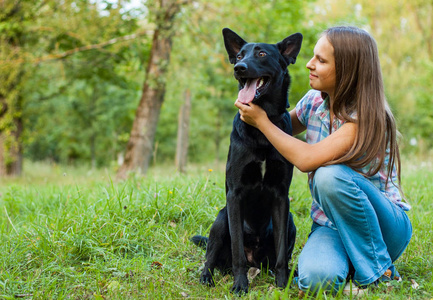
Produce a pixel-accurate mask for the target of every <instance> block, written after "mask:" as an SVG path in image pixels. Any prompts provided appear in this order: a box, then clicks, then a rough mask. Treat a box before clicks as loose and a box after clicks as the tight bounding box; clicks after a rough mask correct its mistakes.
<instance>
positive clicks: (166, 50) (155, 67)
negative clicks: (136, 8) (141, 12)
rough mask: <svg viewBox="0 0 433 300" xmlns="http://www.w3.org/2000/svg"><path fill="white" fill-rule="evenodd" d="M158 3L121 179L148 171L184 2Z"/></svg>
mask: <svg viewBox="0 0 433 300" xmlns="http://www.w3.org/2000/svg"><path fill="white" fill-rule="evenodd" d="M155 4H156V7H155V13H156V21H155V23H156V24H155V26H156V28H155V31H154V34H153V40H152V49H151V52H150V58H149V62H148V65H147V70H146V80H145V83H144V85H143V93H142V96H141V99H140V103H139V105H138V108H137V111H136V115H135V120H134V123H133V125H132V130H131V135H130V138H129V141H128V145H127V148H126V154H125V160H124V162H123V164H122V166H121V167H120V168H119V170H118V172H117V176H118V178H125V177H126V176H127V173H128V172H130V171H140V172H141V173H143V174H145V173H146V172H147V169H148V167H149V164H150V159H151V155H152V149H153V141H154V138H155V133H156V127H157V124H158V119H159V114H160V111H161V105H162V102H163V101H164V95H165V84H166V80H165V79H166V73H167V67H168V64H169V61H170V53H171V48H172V38H173V27H174V25H175V17H176V15H177V14H178V12H179V11H180V8H181V2H179V1H177V0H158V1H156V2H155Z"/></svg>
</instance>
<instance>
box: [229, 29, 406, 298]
mask: <svg viewBox="0 0 433 300" xmlns="http://www.w3.org/2000/svg"><path fill="white" fill-rule="evenodd" d="M307 68H308V69H309V70H310V76H309V78H310V86H311V88H313V90H311V91H309V92H308V93H307V94H306V95H305V96H304V97H303V98H302V99H301V100H300V101H299V103H298V104H297V106H296V108H295V109H294V110H292V111H291V112H290V116H291V118H292V125H293V135H296V134H299V133H301V132H303V131H305V130H306V141H307V142H306V143H305V142H303V141H300V140H298V139H296V138H294V137H292V136H289V135H287V134H285V133H284V132H282V131H280V130H279V129H278V128H277V127H276V126H275V125H274V124H273V123H272V122H271V121H270V120H269V119H268V117H267V115H266V113H265V112H264V111H263V110H262V109H261V108H260V107H258V106H257V105H254V104H252V103H250V104H249V105H244V104H242V103H241V102H239V101H236V103H235V105H236V107H238V108H239V112H240V115H241V119H242V120H243V121H244V122H246V123H248V124H250V125H252V126H254V127H256V128H257V129H259V130H260V131H261V132H262V133H263V134H264V135H265V136H266V137H267V138H268V140H269V141H270V142H271V143H272V144H273V145H274V147H275V148H276V149H277V150H278V151H279V152H280V153H281V154H282V155H283V156H284V157H285V158H286V159H287V160H289V161H290V162H291V163H293V164H294V165H295V166H296V167H297V168H298V169H299V170H301V171H302V172H309V185H310V190H311V195H312V196H313V203H312V207H311V218H312V220H313V225H312V229H311V233H310V235H309V238H308V241H307V243H306V244H305V247H304V248H303V250H302V252H301V254H300V257H299V261H298V272H299V277H298V285H299V288H300V289H301V290H302V291H316V292H317V291H318V290H319V289H322V290H330V291H334V292H336V291H338V290H339V289H340V288H341V287H344V285H345V284H346V280H347V279H348V278H349V275H350V278H352V279H353V282H354V283H356V286H354V285H352V287H351V289H352V292H353V293H357V292H362V290H361V288H365V287H366V286H367V285H369V284H371V283H377V282H380V281H385V280H391V279H396V278H398V276H399V275H398V273H397V271H396V270H395V268H394V266H393V262H394V261H395V260H396V259H397V258H398V257H399V256H400V255H401V254H402V253H403V251H404V249H405V248H406V247H407V245H408V243H409V240H410V238H411V235H412V226H411V223H410V221H409V219H408V217H407V215H406V213H405V211H406V210H409V209H410V207H409V205H408V204H406V203H404V202H402V196H401V193H400V189H399V187H398V184H399V182H400V156H399V150H398V146H397V141H396V139H397V137H396V136H397V131H396V127H395V121H394V117H393V115H392V113H391V111H390V109H389V106H388V103H387V101H386V99H385V95H384V87H383V82H382V73H381V69H380V63H379V57H378V51H377V46H376V42H375V40H374V39H373V38H372V37H371V36H370V35H369V34H368V33H367V32H366V31H364V30H361V29H359V28H356V27H351V26H344V27H332V28H329V29H328V30H326V31H325V32H324V33H323V34H322V36H321V37H320V39H319V40H318V42H317V44H316V46H315V48H314V56H313V58H312V59H311V60H310V61H309V62H308V63H307ZM348 286H349V284H348V283H347V285H346V287H348Z"/></svg>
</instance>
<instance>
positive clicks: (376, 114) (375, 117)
mask: <svg viewBox="0 0 433 300" xmlns="http://www.w3.org/2000/svg"><path fill="white" fill-rule="evenodd" d="M323 35H325V36H326V37H327V38H328V40H329V42H330V43H331V45H332V46H333V47H334V57H335V72H336V89H335V93H334V99H333V101H334V102H333V107H332V108H333V112H334V115H335V116H336V117H337V118H339V119H342V120H346V121H349V122H354V123H356V124H357V125H358V130H357V134H356V138H355V143H354V144H353V146H352V148H351V149H350V150H349V151H348V153H346V154H345V155H344V156H343V157H341V158H339V159H337V160H334V161H332V162H330V163H329V164H336V163H344V164H346V165H349V166H350V167H352V168H354V169H357V170H359V169H361V168H364V167H367V166H368V167H369V171H368V173H367V174H364V175H365V176H371V175H374V174H376V173H377V172H378V171H379V170H380V169H381V168H382V167H383V166H384V162H385V159H386V156H387V154H388V151H389V162H388V165H387V170H386V171H387V175H388V176H387V178H388V179H391V181H392V178H393V167H394V165H395V167H396V171H397V174H396V175H397V180H398V182H399V183H400V179H401V176H400V169H401V163H400V152H399V148H398V144H397V130H396V125H395V119H394V116H393V114H392V112H391V110H390V108H389V105H388V102H387V100H386V97H385V92H384V87H383V80H382V71H381V68H380V62H379V54H378V50H377V45H376V41H375V40H374V38H373V37H372V36H371V35H370V34H369V33H368V32H367V31H365V30H362V29H360V28H357V27H352V26H339V27H331V28H329V29H327V30H326V31H325V32H324V33H323ZM323 96H326V95H322V97H323ZM388 179H387V181H386V184H388ZM400 191H401V190H400ZM402 196H403V195H402Z"/></svg>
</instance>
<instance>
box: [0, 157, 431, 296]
mask: <svg viewBox="0 0 433 300" xmlns="http://www.w3.org/2000/svg"><path fill="white" fill-rule="evenodd" d="M27 165H28V166H27V171H26V172H25V175H24V176H23V177H22V178H19V179H7V180H5V179H2V181H1V182H0V210H1V211H0V238H1V240H0V251H1V253H2V255H1V258H0V298H1V299H17V298H21V299H30V298H32V299H183V298H191V299H225V298H237V297H234V296H233V295H232V294H230V288H231V286H232V283H233V282H232V280H233V278H232V277H231V276H222V275H221V274H219V273H217V274H216V278H215V279H216V285H217V286H216V287H215V288H208V287H205V286H202V285H200V284H199V276H200V268H201V267H202V266H203V262H204V254H205V253H204V251H203V250H202V249H199V248H197V247H196V246H194V245H193V244H191V243H190V242H189V238H190V237H191V236H192V235H194V234H203V235H207V234H208V231H209V228H210V226H211V224H212V222H213V220H214V218H215V216H216V214H217V212H218V210H219V209H220V208H221V207H223V206H224V203H225V196H224V171H223V169H224V167H223V166H213V165H207V166H204V165H203V166H196V167H194V168H193V169H194V170H193V171H191V172H189V174H188V175H179V174H177V173H176V172H175V170H173V169H170V168H158V169H151V170H150V173H149V175H148V176H147V177H146V178H142V177H138V176H137V177H132V178H130V179H129V180H128V181H126V182H122V183H115V182H113V180H111V177H112V176H114V175H113V172H111V171H109V170H99V171H88V170H86V169H72V168H68V169H64V168H62V167H60V166H47V165H43V164H27ZM432 169H433V164H432V162H431V161H429V162H424V163H421V162H417V163H405V169H404V174H403V175H404V176H403V182H404V187H405V191H406V194H407V197H408V199H409V200H410V202H411V204H412V206H413V209H412V210H411V211H410V212H409V216H410V218H411V220H412V222H413V227H414V234H413V238H412V241H411V243H410V244H409V247H408V249H407V250H406V252H405V253H404V254H403V256H402V257H401V258H400V259H399V260H398V261H397V263H396V266H397V268H398V270H399V272H400V274H401V275H402V276H403V281H402V282H399V283H397V282H394V283H393V284H392V285H391V286H389V287H381V288H378V289H376V290H374V291H370V293H369V294H368V296H367V297H365V298H366V299H409V298H410V299H433V277H432V271H433V255H432V252H433V247H432V240H433V225H432V219H433V201H432V199H433V190H432V179H433V171H432ZM290 196H291V197H292V198H293V201H292V202H291V210H292V212H293V213H294V216H295V223H296V225H297V228H298V235H297V241H296V247H295V252H294V260H295V261H296V259H297V257H298V254H299V252H300V250H301V248H302V245H303V244H304V243H305V241H306V239H307V234H308V232H309V228H310V225H311V221H310V219H309V206H310V204H311V202H310V201H311V200H310V196H309V192H308V187H307V183H306V175H305V174H302V173H299V172H296V173H295V177H294V180H293V183H292V188H291V195H290ZM413 282H416V283H417V284H418V285H419V287H418V288H417V289H415V288H413V287H412V285H413ZM273 283H274V282H273V278H272V276H271V275H270V274H267V273H266V272H264V271H263V272H262V273H261V274H260V275H259V276H257V277H256V278H255V279H254V280H253V282H252V284H251V285H250V293H249V294H248V295H246V296H244V297H243V298H245V299H291V298H295V299H297V298H298V289H297V288H296V287H294V286H291V287H289V288H287V289H286V290H284V291H281V290H278V289H276V288H274V286H273ZM317 298H321V299H336V298H340V299H344V297H342V296H337V297H335V298H333V297H331V296H330V295H319V296H317ZM345 299H349V297H345Z"/></svg>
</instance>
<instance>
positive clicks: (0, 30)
mask: <svg viewBox="0 0 433 300" xmlns="http://www.w3.org/2000/svg"><path fill="white" fill-rule="evenodd" d="M39 5H40V4H39V1H36V2H35V3H34V4H32V3H30V2H29V1H13V2H12V1H1V2H0V45H1V46H0V47H1V48H0V61H1V63H0V177H2V176H12V175H20V174H21V170H22V153H23V149H22V144H21V134H22V131H23V120H22V106H23V97H22V94H21V93H20V89H21V87H22V82H23V80H24V77H25V75H26V74H25V68H24V65H23V64H22V63H21V62H19V59H20V58H21V55H22V47H23V46H25V45H24V44H25V43H28V40H31V39H29V37H28V36H27V34H28V33H27V32H26V30H27V22H28V20H29V19H32V18H33V15H32V14H31V13H26V10H27V8H29V7H32V8H34V7H35V8H38V6H39Z"/></svg>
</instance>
